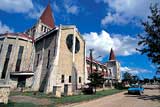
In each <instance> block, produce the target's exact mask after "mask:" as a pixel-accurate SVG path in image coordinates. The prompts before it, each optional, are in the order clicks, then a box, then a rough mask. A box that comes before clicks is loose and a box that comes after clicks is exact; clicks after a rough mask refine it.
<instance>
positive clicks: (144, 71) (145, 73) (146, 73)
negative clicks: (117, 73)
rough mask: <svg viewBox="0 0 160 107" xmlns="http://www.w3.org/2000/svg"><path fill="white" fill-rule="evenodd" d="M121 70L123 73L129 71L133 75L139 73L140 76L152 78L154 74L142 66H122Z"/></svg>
mask: <svg viewBox="0 0 160 107" xmlns="http://www.w3.org/2000/svg"><path fill="white" fill-rule="evenodd" d="M120 70H121V73H122V75H123V73H125V72H128V73H130V74H132V75H137V76H139V77H140V78H152V77H153V76H154V72H152V71H149V70H147V69H142V68H130V67H126V66H125V67H121V68H120Z"/></svg>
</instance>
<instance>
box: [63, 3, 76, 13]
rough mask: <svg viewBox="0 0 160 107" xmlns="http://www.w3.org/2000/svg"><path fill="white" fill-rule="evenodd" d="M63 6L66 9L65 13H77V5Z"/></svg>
mask: <svg viewBox="0 0 160 107" xmlns="http://www.w3.org/2000/svg"><path fill="white" fill-rule="evenodd" d="M65 8H66V10H67V13H71V14H78V6H76V5H73V6H69V5H66V6H65Z"/></svg>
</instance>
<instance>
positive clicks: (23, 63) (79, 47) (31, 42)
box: [0, 4, 87, 93]
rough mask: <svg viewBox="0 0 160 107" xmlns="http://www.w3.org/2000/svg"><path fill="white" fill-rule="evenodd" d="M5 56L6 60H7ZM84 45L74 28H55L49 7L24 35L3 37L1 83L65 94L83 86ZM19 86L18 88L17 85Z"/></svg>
mask: <svg viewBox="0 0 160 107" xmlns="http://www.w3.org/2000/svg"><path fill="white" fill-rule="evenodd" d="M4 56H5V57H4ZM85 61H86V59H85V41H84V39H83V38H82V37H81V35H80V33H79V31H78V29H77V28H76V26H74V25H67V26H64V25H60V26H56V25H55V23H54V18H53V16H52V10H51V7H50V4H48V5H47V7H46V9H45V10H44V12H43V13H42V15H41V16H40V18H39V20H38V21H37V23H36V24H35V25H34V26H33V27H32V28H30V29H28V30H26V31H25V32H24V33H13V34H11V33H6V34H1V35H0V76H1V78H0V83H8V84H11V85H12V87H13V88H16V87H19V86H20V87H22V86H24V87H27V86H28V87H30V88H31V89H32V91H42V92H45V93H51V92H53V90H54V87H56V88H58V89H60V91H61V92H62V93H63V92H64V91H65V90H64V89H65V87H64V86H67V87H68V89H67V90H71V92H72V91H75V90H77V89H78V88H81V86H82V85H83V84H84V82H85V79H86V78H87V75H86V74H85V70H86V69H85V68H86V67H85V66H86V65H85ZM18 84H19V85H18Z"/></svg>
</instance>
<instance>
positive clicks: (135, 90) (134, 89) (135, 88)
mask: <svg viewBox="0 0 160 107" xmlns="http://www.w3.org/2000/svg"><path fill="white" fill-rule="evenodd" d="M143 92H144V88H143V87H142V85H140V84H132V85H131V87H130V88H128V94H139V95H141V94H142V93H143Z"/></svg>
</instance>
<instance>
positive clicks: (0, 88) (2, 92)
mask: <svg viewBox="0 0 160 107" xmlns="http://www.w3.org/2000/svg"><path fill="white" fill-rule="evenodd" d="M9 94H10V86H9V85H0V102H1V103H5V104H7V103H8V96H9Z"/></svg>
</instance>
